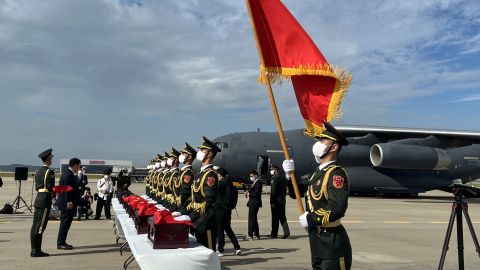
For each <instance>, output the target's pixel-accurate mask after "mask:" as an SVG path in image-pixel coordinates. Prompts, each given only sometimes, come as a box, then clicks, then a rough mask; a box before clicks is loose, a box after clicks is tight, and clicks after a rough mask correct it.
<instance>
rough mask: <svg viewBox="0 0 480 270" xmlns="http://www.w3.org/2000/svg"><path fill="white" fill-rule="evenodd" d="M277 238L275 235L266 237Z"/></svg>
mask: <svg viewBox="0 0 480 270" xmlns="http://www.w3.org/2000/svg"><path fill="white" fill-rule="evenodd" d="M277 237H278V236H276V235H271V234H269V235H267V238H277Z"/></svg>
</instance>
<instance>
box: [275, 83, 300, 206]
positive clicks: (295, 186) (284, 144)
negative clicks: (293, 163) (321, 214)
mask: <svg viewBox="0 0 480 270" xmlns="http://www.w3.org/2000/svg"><path fill="white" fill-rule="evenodd" d="M266 85H267V92H268V97H269V99H270V105H271V106H272V112H273V117H274V118H275V124H276V125H277V130H278V136H279V137H280V142H281V143H282V149H283V153H284V154H285V159H287V160H290V159H291V157H290V152H288V148H287V142H286V140H285V134H284V133H283V128H282V122H281V121H280V116H279V115H278V110H277V104H276V102H275V97H274V96H273V91H272V86H271V84H270V80H269V79H267V84H266ZM289 175H290V179H291V181H292V186H293V190H294V192H295V198H296V199H297V206H298V211H300V213H301V214H303V213H304V212H305V209H304V208H303V203H302V198H301V197H300V191H299V190H298V184H297V179H296V177H295V172H293V171H292V172H290V173H289Z"/></svg>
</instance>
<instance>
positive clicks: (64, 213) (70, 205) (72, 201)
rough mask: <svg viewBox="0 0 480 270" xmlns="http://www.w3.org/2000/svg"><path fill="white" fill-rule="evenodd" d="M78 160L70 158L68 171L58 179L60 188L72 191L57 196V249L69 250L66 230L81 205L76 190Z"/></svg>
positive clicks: (77, 190)
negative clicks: (66, 187)
mask: <svg viewBox="0 0 480 270" xmlns="http://www.w3.org/2000/svg"><path fill="white" fill-rule="evenodd" d="M80 163H81V162H80V160H79V159H78V158H72V159H70V161H69V162H68V169H67V170H65V171H64V172H62V176H61V177H60V186H70V187H72V189H73V190H72V191H70V192H65V193H60V194H59V195H58V209H59V210H60V212H61V215H60V228H59V229H58V237H57V249H64V250H70V249H73V246H71V245H69V244H67V243H66V240H67V235H68V230H70V225H72V221H73V218H74V217H75V212H76V210H77V206H78V205H79V204H80V203H81V195H80V192H79V189H78V178H77V176H76V175H75V172H78V170H79V169H80Z"/></svg>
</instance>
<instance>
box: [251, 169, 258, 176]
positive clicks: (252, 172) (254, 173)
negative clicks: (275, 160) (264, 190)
mask: <svg viewBox="0 0 480 270" xmlns="http://www.w3.org/2000/svg"><path fill="white" fill-rule="evenodd" d="M250 174H253V175H255V176H258V172H257V171H255V170H253V171H251V172H250Z"/></svg>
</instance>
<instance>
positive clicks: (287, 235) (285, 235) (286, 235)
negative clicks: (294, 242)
mask: <svg viewBox="0 0 480 270" xmlns="http://www.w3.org/2000/svg"><path fill="white" fill-rule="evenodd" d="M289 236H290V234H284V235H283V236H282V239H287V238H288V237H289Z"/></svg>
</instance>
